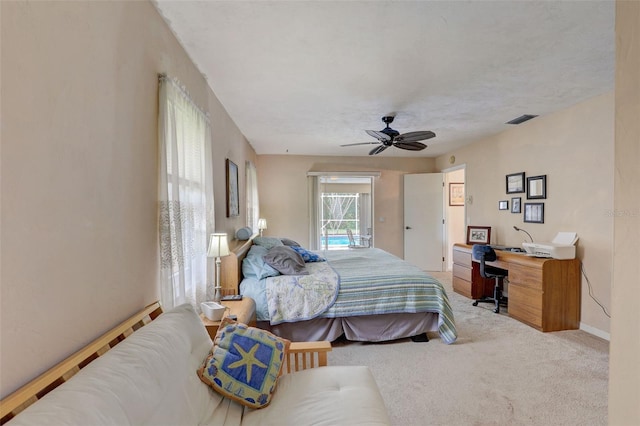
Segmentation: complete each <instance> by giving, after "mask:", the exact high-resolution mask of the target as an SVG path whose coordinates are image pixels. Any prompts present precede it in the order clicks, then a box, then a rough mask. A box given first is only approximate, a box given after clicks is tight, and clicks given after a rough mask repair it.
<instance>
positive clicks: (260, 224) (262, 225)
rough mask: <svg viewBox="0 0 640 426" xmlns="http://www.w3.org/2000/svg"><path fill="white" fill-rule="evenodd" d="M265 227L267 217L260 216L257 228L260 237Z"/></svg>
mask: <svg viewBox="0 0 640 426" xmlns="http://www.w3.org/2000/svg"><path fill="white" fill-rule="evenodd" d="M265 229H267V219H264V218H260V219H258V230H259V231H260V236H261V237H262V231H263V230H265Z"/></svg>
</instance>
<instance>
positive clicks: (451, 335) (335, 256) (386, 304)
mask: <svg viewBox="0 0 640 426" xmlns="http://www.w3.org/2000/svg"><path fill="white" fill-rule="evenodd" d="M322 255H323V256H324V257H326V259H327V261H328V262H329V264H330V265H331V266H332V267H333V268H334V269H335V271H336V272H337V273H338V274H339V275H340V289H339V290H338V297H337V299H336V301H335V303H334V304H333V305H332V306H331V307H329V309H327V310H326V311H325V312H324V313H323V314H322V315H320V317H324V318H338V317H347V316H356V315H375V314H392V313H403V312H404V313H417V312H436V313H438V317H439V318H438V330H439V334H440V337H441V339H442V340H443V341H444V342H445V343H453V342H455V341H456V339H457V332H456V326H455V323H454V319H453V311H452V310H451V305H450V304H449V298H448V297H447V293H446V292H445V290H444V288H443V287H442V284H441V283H440V282H439V281H438V280H436V279H435V278H433V277H431V276H430V275H429V274H427V273H426V272H424V271H422V270H420V269H419V268H418V267H416V266H413V265H411V264H410V263H408V262H405V261H404V260H402V259H400V258H398V257H396V256H393V255H392V254H390V253H387V252H385V251H383V250H380V249H376V248H371V249H357V250H344V251H343V250H335V251H326V252H322Z"/></svg>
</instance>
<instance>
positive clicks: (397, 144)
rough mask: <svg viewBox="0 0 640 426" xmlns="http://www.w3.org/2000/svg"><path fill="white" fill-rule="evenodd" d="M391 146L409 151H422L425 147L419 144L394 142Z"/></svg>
mask: <svg viewBox="0 0 640 426" xmlns="http://www.w3.org/2000/svg"><path fill="white" fill-rule="evenodd" d="M393 146H395V147H397V148H401V149H407V150H409V151H422V150H423V149H425V148H426V147H427V146H426V145H425V144H423V143H420V142H394V143H393Z"/></svg>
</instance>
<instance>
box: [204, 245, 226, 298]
mask: <svg viewBox="0 0 640 426" xmlns="http://www.w3.org/2000/svg"><path fill="white" fill-rule="evenodd" d="M229 254H230V253H229V243H228V242H227V234H211V236H210V237H209V251H208V252H207V257H215V258H216V276H215V281H214V283H213V286H214V290H215V294H214V296H213V301H214V302H219V301H220V298H221V297H222V286H221V285H220V263H221V262H220V258H221V257H223V256H228V255H229Z"/></svg>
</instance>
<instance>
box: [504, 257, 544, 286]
mask: <svg viewBox="0 0 640 426" xmlns="http://www.w3.org/2000/svg"><path fill="white" fill-rule="evenodd" d="M509 283H514V284H519V285H523V286H526V287H531V288H532V289H535V290H538V291H542V290H543V288H542V269H538V268H529V267H526V266H520V265H513V264H511V265H510V266H509Z"/></svg>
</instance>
